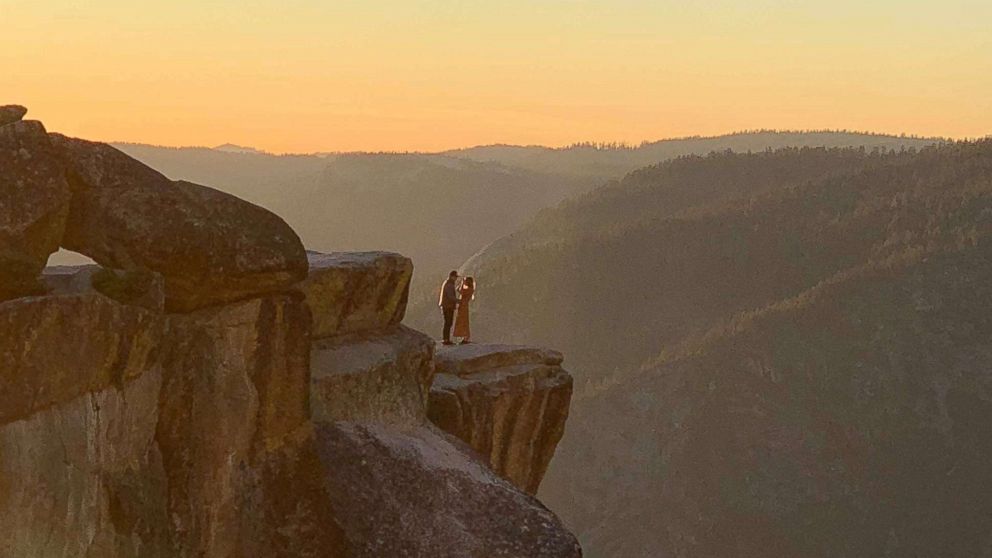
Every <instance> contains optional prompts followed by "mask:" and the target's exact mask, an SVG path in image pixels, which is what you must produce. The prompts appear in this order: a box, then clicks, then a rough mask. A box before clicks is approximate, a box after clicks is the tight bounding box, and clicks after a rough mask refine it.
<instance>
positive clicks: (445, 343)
mask: <svg viewBox="0 0 992 558" xmlns="http://www.w3.org/2000/svg"><path fill="white" fill-rule="evenodd" d="M441 344H442V345H454V343H452V342H451V341H441Z"/></svg>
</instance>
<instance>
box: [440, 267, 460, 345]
mask: <svg viewBox="0 0 992 558" xmlns="http://www.w3.org/2000/svg"><path fill="white" fill-rule="evenodd" d="M457 280H458V272H457V271H452V272H451V273H449V274H448V280H447V281H445V282H444V284H443V285H441V298H440V299H439V300H438V301H437V305H438V306H440V307H441V313H442V314H444V342H443V344H444V345H454V343H452V342H451V326H452V324H454V323H455V309H456V308H458V289H457V287H456V285H455V282H456V281H457Z"/></svg>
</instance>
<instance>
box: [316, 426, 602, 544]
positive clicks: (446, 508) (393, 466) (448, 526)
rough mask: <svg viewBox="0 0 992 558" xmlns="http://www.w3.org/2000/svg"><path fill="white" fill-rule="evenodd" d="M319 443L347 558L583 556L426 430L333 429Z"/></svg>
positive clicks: (449, 440)
mask: <svg viewBox="0 0 992 558" xmlns="http://www.w3.org/2000/svg"><path fill="white" fill-rule="evenodd" d="M317 436H318V439H319V440H320V448H321V449H320V453H321V459H323V460H324V463H325V464H326V465H327V467H328V469H329V470H331V471H334V472H335V474H333V475H328V476H327V477H326V480H325V483H326V487H327V488H326V489H327V491H328V493H329V494H330V496H331V497H332V498H333V499H334V501H335V502H338V503H339V504H340V505H341V506H343V507H344V508H345V509H347V510H349V512H350V513H347V514H342V515H341V516H340V517H341V521H342V524H343V526H344V528H345V532H346V533H347V534H348V536H349V538H350V539H351V541H352V553H353V554H352V555H353V556H356V557H363V558H379V557H383V556H422V557H428V556H430V557H434V556H438V557H440V556H444V557H450V558H474V557H477V556H505V557H515V558H544V557H547V558H550V557H555V558H577V557H580V556H582V551H581V549H580V548H579V545H578V543H577V542H576V540H575V538H574V537H573V536H572V535H571V534H570V533H568V531H566V530H565V528H564V527H563V526H562V525H561V522H560V521H559V520H558V518H556V517H555V516H554V514H552V513H551V512H549V511H548V510H547V509H546V508H545V507H544V506H542V505H541V504H540V503H539V502H538V501H537V500H535V499H534V498H533V497H531V496H528V495H526V494H524V493H522V492H520V491H519V490H517V489H516V488H515V487H514V486H513V485H512V484H510V483H509V482H507V481H505V480H503V479H501V478H500V477H499V476H497V475H496V474H495V473H494V472H493V471H492V470H491V469H490V468H489V467H487V466H486V465H485V464H484V463H483V462H482V461H480V460H478V459H475V458H473V457H471V456H470V455H469V454H470V453H471V450H469V449H468V448H466V447H462V444H461V442H459V441H458V440H456V439H454V438H453V437H450V436H448V435H446V434H444V433H442V432H440V431H438V430H437V429H435V428H433V427H421V428H408V429H404V428H396V427H390V426H385V425H378V424H357V423H351V422H338V423H334V424H325V425H320V426H318V434H317ZM369 486H375V487H377V489H376V490H368V489H367V487H369Z"/></svg>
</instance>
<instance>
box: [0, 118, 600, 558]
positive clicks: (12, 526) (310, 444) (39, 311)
mask: <svg viewBox="0 0 992 558" xmlns="http://www.w3.org/2000/svg"><path fill="white" fill-rule="evenodd" d="M21 116H23V112H20V113H19V112H18V111H15V110H6V109H0V122H6V121H8V120H13V122H12V123H7V124H6V125H4V126H2V127H0V201H2V203H0V265H2V266H3V267H0V269H2V270H3V271H0V294H2V295H3V296H2V297H0V382H2V388H3V389H0V556H17V557H44V558H49V557H65V558H69V557H80V556H86V557H93V558H96V557H99V558H132V557H141V558H174V557H178V558H185V557H208V558H212V557H221V558H254V557H259V556H266V557H270V556H271V557H287V558H288V557H314V558H325V557H326V558H339V557H351V556H356V557H366V556H367V557H373V556H375V557H382V556H414V557H416V556H424V557H427V556H431V557H434V556H438V557H444V556H450V557H463V556H464V557H476V556H507V557H520V558H524V557H545V556H546V557H556V558H557V557H562V558H573V557H578V556H581V550H580V549H579V547H578V544H577V543H576V541H575V538H574V537H573V536H572V535H571V534H570V533H569V532H568V531H567V530H566V529H565V528H564V527H563V526H562V524H561V522H560V521H559V520H558V519H557V518H556V517H555V516H554V515H553V514H552V513H551V512H550V511H549V510H547V509H546V508H545V507H544V506H543V505H541V503H540V502H538V501H537V500H536V499H534V498H533V497H532V496H531V495H529V494H526V493H525V492H523V491H521V490H519V489H518V488H517V487H515V486H514V485H513V484H511V483H510V482H507V481H506V480H503V479H501V478H500V477H499V476H498V475H497V473H496V472H494V471H493V470H492V469H490V468H489V467H488V466H487V464H486V462H485V460H483V459H481V458H480V457H479V456H478V455H476V454H475V452H474V451H473V450H472V449H471V448H469V447H468V446H467V445H465V444H463V443H462V442H461V441H459V440H458V439H456V438H455V437H454V436H451V435H449V434H446V433H444V432H442V431H441V430H439V429H438V428H437V427H435V426H433V425H432V424H431V423H430V422H429V421H428V419H427V409H428V398H429V393H430V390H431V385H432V382H433V380H434V369H435V361H434V358H435V344H434V341H433V340H432V339H430V338H429V337H427V336H426V335H424V334H422V333H419V332H417V331H414V330H412V329H409V328H406V327H404V326H402V325H400V322H401V321H402V319H403V314H404V311H405V306H406V298H407V291H408V288H409V281H410V276H411V273H412V264H411V263H410V261H409V260H408V259H406V258H403V257H402V256H398V255H395V254H385V253H362V254H334V255H322V254H316V253H311V254H310V257H309V267H310V268H311V277H310V278H309V279H308V280H306V281H304V282H302V283H298V282H299V281H300V280H302V279H304V278H305V277H306V276H307V273H308V264H307V257H306V253H305V252H304V250H303V248H302V246H301V245H300V243H299V239H298V238H297V237H296V235H295V233H293V231H292V230H290V229H289V227H288V226H286V225H285V223H283V222H282V221H281V220H280V219H279V218H278V217H276V216H275V215H273V214H271V213H269V212H267V211H265V210H263V209H261V208H258V207H256V206H253V205H251V204H248V203H246V202H242V201H241V200H238V199H236V198H232V197H230V196H226V195H224V194H221V193H219V192H216V191H213V190H210V189H209V188H206V187H203V186H196V185H192V184H187V183H181V182H171V181H169V180H167V179H165V177H163V176H162V175H160V174H158V173H157V172H155V171H153V170H152V169H149V168H147V167H144V166H143V165H140V164H138V163H136V162H135V161H133V160H131V159H129V158H128V157H126V156H124V155H123V154H121V153H120V152H117V151H116V150H113V149H111V148H109V147H107V146H104V145H100V144H94V143H90V142H84V141H82V140H75V139H69V138H64V137H61V136H55V135H52V136H49V135H48V134H47V132H45V130H44V128H43V127H42V126H41V125H40V124H38V123H31V122H21V121H19V120H18V119H19V118H20V117H21ZM9 208H16V211H13V210H11V209H9ZM60 245H61V246H63V247H67V248H71V249H74V250H77V251H80V252H82V253H83V254H86V255H88V256H90V257H92V258H93V259H95V260H96V261H97V262H98V263H100V264H101V265H102V266H103V267H101V265H93V266H81V267H58V268H49V269H45V270H44V272H43V273H42V268H43V266H44V263H45V259H46V258H47V257H48V255H49V254H50V253H51V252H52V251H54V250H55V249H57V247H58V246H60ZM42 293H44V294H42ZM25 295H37V296H25ZM2 299H8V300H6V301H3V300H2ZM499 352H500V351H498V350H497V351H493V354H491V355H489V356H488V357H487V358H489V359H495V361H500V359H501V358H502V359H510V360H511V361H513V362H518V360H519V358H518V357H517V356H513V355H514V354H516V353H514V351H509V353H510V356H502V357H501V356H500V355H499V354H498V353H499ZM549 354H550V353H549ZM514 359H517V360H514ZM528 362H530V361H528ZM542 362H543V361H542ZM558 362H560V357H558ZM531 364H533V363H531ZM444 366H445V365H444V364H442V368H444ZM466 366H475V365H474V364H471V363H468V364H466ZM542 366H543V365H542ZM547 367H548V368H554V367H553V366H547ZM559 370H560V369H559ZM562 374H564V373H563V372H562ZM566 377H567V376H566ZM529 385H531V386H532V387H533V389H534V390H535V393H534V395H533V397H532V399H538V398H542V397H544V395H542V394H541V393H539V392H540V391H541V390H542V389H543V387H541V385H542V384H541V382H540V381H537V382H536V383H531V384H529ZM521 397H523V394H521ZM472 404H475V403H472ZM479 404H480V405H481V404H484V403H482V402H480V403H479ZM481 412H482V411H480V413H481ZM528 416H529V415H528ZM563 418H564V415H562V419H563ZM528 420H529V419H528ZM527 424H529V425H530V426H528V427H524V426H523V423H521V426H520V427H519V428H518V429H519V430H521V431H520V432H519V434H520V436H519V437H518V438H514V440H520V442H521V443H528V442H527V441H533V440H535V439H542V440H552V439H553V440H555V441H556V440H557V437H558V436H560V433H556V432H553V431H549V432H548V433H542V432H523V431H522V429H523V428H534V429H543V428H545V426H544V425H545V424H549V423H547V421H544V422H542V421H529V422H527ZM551 428H560V425H558V426H553V427H551ZM541 447H542V448H543V450H549V449H550V450H553V447H554V443H551V444H550V445H542V446H541ZM511 453H514V455H516V449H515V450H514V452H511ZM544 465H546V463H544ZM509 476H511V478H515V477H513V474H512V473H511V474H510V475H509ZM528 479H529V482H535V481H534V477H533V475H531V476H530V477H528ZM537 480H539V477H538V479H537Z"/></svg>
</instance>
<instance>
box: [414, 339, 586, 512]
mask: <svg viewBox="0 0 992 558" xmlns="http://www.w3.org/2000/svg"><path fill="white" fill-rule="evenodd" d="M437 362H438V370H439V371H440V370H445V371H446V372H438V373H437V374H436V375H435V378H434V383H433V385H432V386H431V392H430V403H429V406H428V415H429V417H430V419H431V421H432V422H433V423H434V424H436V425H438V426H439V427H441V428H442V429H443V430H445V431H446V432H448V433H450V434H453V435H455V436H457V437H458V438H460V439H461V440H462V441H464V442H465V443H467V444H469V445H470V446H472V448H473V449H475V450H476V451H477V452H479V453H480V454H481V455H483V456H485V458H486V459H487V460H488V462H489V465H490V466H491V467H492V468H493V470H494V471H496V472H497V473H499V474H500V475H502V476H503V477H505V478H506V479H509V480H510V481H511V482H513V483H514V484H515V485H517V486H518V487H520V488H521V489H523V490H526V491H527V492H529V493H531V494H536V493H537V489H538V487H539V486H540V484H541V480H542V479H543V478H544V473H545V472H546V471H547V468H548V465H549V464H550V463H551V458H552V457H553V456H554V453H555V449H556V448H557V446H558V442H559V441H561V437H562V435H563V434H564V433H565V421H566V420H567V419H568V411H569V405H570V402H571V398H572V377H571V376H570V375H569V373H568V372H566V371H565V370H564V369H562V368H561V366H559V365H558V364H549V363H560V362H561V355H560V354H559V353H557V352H554V351H549V350H546V349H538V348H528V347H507V346H501V345H468V346H465V345H462V346H456V347H442V348H441V349H439V351H438V357H437ZM485 366H489V367H488V368H486V367H485ZM466 371H471V373H466ZM459 373H461V374H460V375H459Z"/></svg>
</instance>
